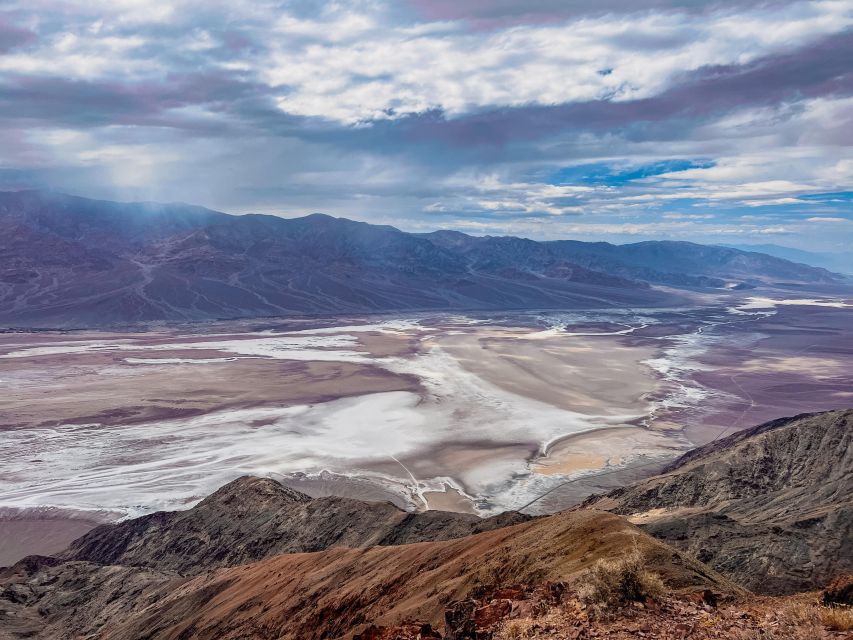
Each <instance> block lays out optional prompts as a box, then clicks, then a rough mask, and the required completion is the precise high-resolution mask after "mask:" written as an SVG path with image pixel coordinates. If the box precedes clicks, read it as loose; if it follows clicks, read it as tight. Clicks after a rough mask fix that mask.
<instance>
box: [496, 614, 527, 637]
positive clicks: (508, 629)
mask: <svg viewBox="0 0 853 640" xmlns="http://www.w3.org/2000/svg"><path fill="white" fill-rule="evenodd" d="M534 626H535V623H534V622H533V620H531V619H530V618H520V619H518V620H508V621H507V622H505V623H504V625H503V626H502V627H501V629H500V630H499V631H498V633H497V635H496V636H495V638H496V640H519V639H520V638H529V637H530V636H531V635H532V633H531V632H532V631H533V628H534Z"/></svg>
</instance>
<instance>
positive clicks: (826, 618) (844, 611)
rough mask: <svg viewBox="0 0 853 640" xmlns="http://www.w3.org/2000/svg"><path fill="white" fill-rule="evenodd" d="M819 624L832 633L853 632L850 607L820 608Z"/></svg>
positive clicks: (852, 611)
mask: <svg viewBox="0 0 853 640" xmlns="http://www.w3.org/2000/svg"><path fill="white" fill-rule="evenodd" d="M820 622H821V624H823V625H824V626H825V627H828V628H829V629H831V630H833V631H853V609H851V608H850V607H821V609H820Z"/></svg>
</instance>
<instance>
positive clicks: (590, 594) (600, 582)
mask: <svg viewBox="0 0 853 640" xmlns="http://www.w3.org/2000/svg"><path fill="white" fill-rule="evenodd" d="M576 588H577V591H578V596H579V597H580V600H581V601H582V602H584V603H585V604H587V605H590V606H594V607H614V606H621V605H625V604H628V603H631V602H644V601H645V600H647V599H648V598H660V597H661V596H663V595H664V594H665V593H666V586H665V585H664V583H663V580H661V578H660V576H659V575H657V574H656V573H653V572H651V571H649V570H648V568H647V567H646V562H645V558H644V557H643V554H642V553H641V552H640V551H639V549H636V548H635V549H634V550H633V551H631V553H629V554H627V555H625V556H622V557H620V558H617V559H615V560H599V561H598V562H596V563H595V565H594V566H593V567H592V568H591V569H590V570H588V571H586V572H585V573H583V574H582V575H581V576H580V577H579V578H578V580H577V583H576Z"/></svg>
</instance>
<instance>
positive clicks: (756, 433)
mask: <svg viewBox="0 0 853 640" xmlns="http://www.w3.org/2000/svg"><path fill="white" fill-rule="evenodd" d="M851 417H853V412H851V411H840V412H827V413H823V414H814V415H807V416H798V417H796V418H791V419H788V420H780V421H775V422H772V423H768V424H766V425H761V426H759V427H756V428H754V429H752V430H749V431H747V432H743V433H739V434H737V435H735V436H733V437H731V438H727V439H725V440H720V441H718V442H715V443H713V444H712V445H709V446H707V447H704V448H702V449H699V450H696V451H695V452H691V453H690V454H688V455H687V456H685V457H684V458H682V459H681V460H679V461H677V462H676V463H675V464H674V465H672V466H671V467H670V468H669V469H667V470H666V472H665V473H664V474H662V475H661V476H658V477H656V478H651V479H649V480H645V481H642V482H639V483H636V484H634V485H632V486H630V487H627V488H625V489H622V490H619V491H616V492H613V493H611V494H609V495H607V496H602V497H599V498H596V499H593V500H591V501H590V502H589V504H588V505H586V506H584V507H583V508H578V509H575V510H571V511H567V512H563V513H559V514H555V515H553V516H547V517H541V518H535V519H529V518H527V517H525V516H522V515H520V514H504V515H503V516H500V517H498V518H496V519H494V518H493V519H488V520H480V519H477V518H474V517H471V516H464V515H458V514H444V513H426V514H406V513H404V512H401V511H399V510H398V509H396V508H395V507H393V506H391V505H388V504H381V503H366V502H360V501H356V500H345V499H339V498H321V499H311V498H309V497H308V496H305V495H303V494H300V493H298V492H296V491H293V490H291V489H288V488H285V487H282V486H281V485H279V484H278V483H276V482H274V481H272V480H269V479H261V478H241V479H239V480H237V481H235V482H232V483H230V484H229V485H226V486H225V487H223V488H222V489H220V490H219V491H217V492H216V493H214V494H213V495H212V496H210V497H209V498H207V499H206V500H204V501H202V502H201V503H200V504H199V505H197V506H196V507H194V508H193V509H190V510H188V511H183V512H175V513H159V514H152V515H150V516H146V517H144V518H139V519H136V520H131V521H127V522H123V523H119V524H116V525H109V526H103V527H99V528H97V529H95V530H93V531H91V532H90V533H88V534H87V535H85V536H83V537H82V538H80V539H78V540H77V541H75V542H74V543H73V544H72V545H71V546H70V547H69V548H68V549H67V550H66V551H65V552H63V553H61V554H59V555H58V556H56V557H51V558H48V557H29V558H26V559H24V560H22V561H21V562H19V563H17V564H16V565H15V566H13V567H10V568H7V569H3V570H0V638H3V639H6V638H9V639H12V638H15V639H18V638H42V639H48V638H49V639H53V638H98V639H104V640H107V639H116V640H117V639H121V640H128V639H131V640H132V639H137V638H139V639H141V638H146V639H154V638H158V639H159V638H163V639H165V638H174V639H177V638H184V639H188V638H202V639H204V638H208V639H211V640H213V639H217V640H218V639H232V638H233V639H237V638H240V639H257V640H261V639H267V638H270V639H271V638H276V639H294V640H296V639H299V640H313V639H317V640H320V639H325V638H347V639H351V638H357V639H359V640H416V639H418V638H420V639H421V640H424V639H426V638H444V640H484V639H492V640H508V639H510V638H512V639H515V638H543V637H547V638H554V637H557V638H614V639H615V638H636V637H648V638H673V639H675V638H680V639H683V638H737V639H746V638H763V639H771V640H773V639H780V640H781V639H782V638H803V639H805V638H808V639H809V640H815V639H821V638H827V639H828V638H849V633H850V631H851V630H853V611H851V610H850V609H848V608H844V607H845V606H846V605H850V604H851V603H853V580H850V579H847V580H846V581H845V579H844V577H843V576H842V577H838V575H837V574H841V573H844V572H845V571H846V570H848V569H849V564H848V561H849V555H848V554H849V553H850V548H851V536H850V519H849V514H850V511H849V503H848V501H849V496H850V491H849V489H850V485H849V482H850V476H851V470H853V469H852V468H851V465H850V462H851V458H850V454H849V446H848V444H849V438H850V434H851V430H853V421H851ZM602 509H606V510H602ZM623 514H624V515H623ZM625 515H629V516H631V518H633V519H635V520H637V521H638V522H639V523H640V524H641V527H638V526H636V525H635V524H633V523H632V522H630V521H629V519H628V518H626V517H625ZM663 523H668V524H666V526H664V524H663ZM682 523H683V524H682ZM709 523H710V524H709ZM719 523H723V524H719ZM721 527H722V529H721ZM673 530H680V531H686V532H687V533H685V534H684V536H685V537H683V538H679V537H674V536H671V534H670V533H669V532H671V531H673ZM721 531H722V533H721ZM651 534H655V535H657V536H660V537H661V538H662V539H657V538H656V537H654V536H653V535H651ZM668 536H669V537H668ZM694 538H695V540H696V542H695V543H694ZM670 542H671V543H672V544H670ZM703 549H709V550H711V552H712V554H713V555H712V557H710V558H708V560H709V562H710V563H711V565H712V566H709V565H708V564H705V563H703V562H701V561H700V560H699V559H698V557H699V556H700V555H702V553H703V552H702V550H703ZM806 549H808V550H807V551H806ZM786 557H787V559H788V562H787V564H785V563H783V560H784V559H785V558H786ZM750 572H752V573H750ZM733 578H737V579H738V580H739V581H740V582H748V583H750V584H752V585H753V587H754V589H753V590H758V587H761V586H762V585H766V587H767V589H766V590H768V591H786V592H787V591H792V590H796V589H797V588H798V587H797V585H799V584H805V585H807V586H808V588H814V587H817V586H820V587H823V586H824V585H825V584H827V583H829V582H830V581H831V580H832V579H833V578H837V580H838V581H837V582H836V583H835V584H834V585H833V586H831V587H830V588H827V591H826V593H825V594H823V595H821V594H820V593H818V592H813V593H809V594H800V595H795V596H784V597H771V596H756V595H753V594H751V593H750V592H749V591H747V590H746V589H745V588H744V587H743V586H742V585H741V584H738V581H736V580H734V579H733ZM819 598H824V599H825V600H826V602H825V603H821V602H818V599H819ZM825 604H828V605H832V606H824V605H825Z"/></svg>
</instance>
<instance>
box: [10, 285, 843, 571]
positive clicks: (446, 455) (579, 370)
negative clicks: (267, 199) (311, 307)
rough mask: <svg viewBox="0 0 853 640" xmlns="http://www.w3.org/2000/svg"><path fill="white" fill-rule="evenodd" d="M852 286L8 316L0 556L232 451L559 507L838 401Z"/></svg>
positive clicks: (345, 483)
mask: <svg viewBox="0 0 853 640" xmlns="http://www.w3.org/2000/svg"><path fill="white" fill-rule="evenodd" d="M791 298H793V296H791ZM851 307H853V305H851V304H850V303H849V301H844V300H839V299H817V300H815V299H781V298H779V299H775V300H771V299H768V298H762V297H756V296H753V297H749V296H735V295H732V296H731V297H727V298H708V299H707V300H706V301H704V303H702V304H700V305H698V306H694V307H691V308H683V309H664V310H661V309H655V310H642V309H639V310H612V311H594V312H589V311H585V312H567V313H562V312H540V313H536V312H524V313H521V312H508V313H505V314H494V313H490V314H488V315H485V314H477V313H470V314H467V315H458V314H457V315H448V314H438V313H429V314H419V315H408V316H394V317H391V316H383V317H371V318H348V319H340V318H336V319H334V320H331V319H330V320H327V321H323V320H320V319H312V320H288V321H281V320H266V321H264V320H253V321H240V322H237V321H235V322H229V323H218V324H207V325H203V326H202V325H199V326H170V327H161V328H149V329H148V330H146V331H139V332H113V333H107V332H102V331H99V332H94V331H92V332H85V331H77V332H58V331H44V332H26V333H24V332H8V333H5V334H2V335H0V384H2V388H3V389H4V394H3V395H2V397H0V416H2V418H0V419H1V420H2V424H0V429H2V436H3V437H2V439H0V539H5V540H7V541H8V542H7V543H5V544H4V545H3V548H2V553H0V565H3V564H8V563H11V562H13V561H15V560H17V559H18V558H20V557H22V556H24V555H26V554H28V553H35V552H39V553H49V552H52V551H56V550H57V549H60V548H62V547H64V546H65V544H67V543H68V542H69V541H70V540H71V539H73V538H75V537H77V536H78V535H80V534H82V533H83V532H85V531H86V530H88V529H89V528H91V527H92V526H94V524H95V523H97V522H103V521H109V520H115V519H120V518H124V517H128V516H136V515H140V514H143V513H148V512H151V511H155V510H162V509H180V508H185V507H188V506H191V505H192V504H194V503H195V502H197V501H198V500H199V499H201V498H202V497H203V496H205V495H207V494H209V493H210V492H211V491H213V490H214V489H216V488H217V487H219V486H221V485H223V484H224V483H226V482H228V481H230V480H232V479H234V478H236V477H238V476H240V475H244V474H254V475H267V476H271V477H274V478H277V479H279V480H281V481H282V482H284V483H285V484H288V485H290V486H293V487H296V488H298V489H300V490H301V491H304V492H306V493H309V494H311V495H315V496H316V495H324V494H329V493H334V494H337V495H347V496H352V497H359V498H366V499H388V500H392V501H394V502H395V503H397V504H398V505H400V506H405V507H406V508H409V509H442V510H452V511H469V512H475V513H479V514H483V515H485V514H490V513H497V512H500V511H503V510H506V509H522V510H524V511H526V512H528V513H546V512H553V511H557V510H559V509H561V508H564V507H567V506H569V505H572V504H575V503H576V502H578V501H579V500H580V499H581V498H583V497H585V496H586V495H588V494H590V493H593V492H597V491H601V490H603V489H605V488H609V487H612V486H615V485H618V484H621V483H624V482H625V481H626V480H629V479H633V478H636V477H639V476H643V475H649V474H651V473H652V472H653V471H655V470H656V469H659V468H660V466H662V465H663V464H665V463H666V462H667V461H669V460H671V459H673V458H674V457H675V456H677V455H678V454H680V453H681V452H683V451H685V450H687V449H689V448H692V447H694V446H695V445H697V444H702V443H705V442H708V441H710V440H713V439H715V438H718V437H720V436H722V435H725V434H727V433H731V432H732V431H734V430H737V429H739V428H741V427H745V426H749V425H753V424H757V423H759V422H762V421H765V420H769V419H772V418H776V417H781V416H788V415H793V414H797V413H802V412H804V411H810V410H827V409H833V408H842V407H848V406H850V404H851V400H853V359H851V358H850V355H851V349H853V347H851V345H853V321H851V320H853V308H851ZM568 481H571V482H568Z"/></svg>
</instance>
